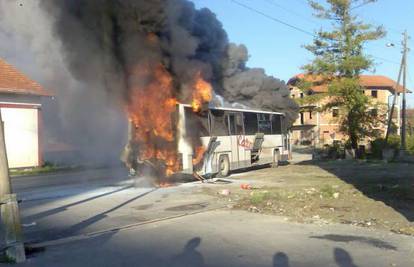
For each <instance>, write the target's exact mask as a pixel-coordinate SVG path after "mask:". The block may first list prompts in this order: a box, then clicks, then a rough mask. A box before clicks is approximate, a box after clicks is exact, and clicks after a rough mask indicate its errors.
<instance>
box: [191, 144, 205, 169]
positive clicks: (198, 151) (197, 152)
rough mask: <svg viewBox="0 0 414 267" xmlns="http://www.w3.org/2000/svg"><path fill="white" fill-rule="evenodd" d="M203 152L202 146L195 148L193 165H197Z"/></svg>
mask: <svg viewBox="0 0 414 267" xmlns="http://www.w3.org/2000/svg"><path fill="white" fill-rule="evenodd" d="M204 152H206V149H205V148H204V146H199V147H197V148H196V150H195V157H194V158H193V165H197V164H198V163H200V162H201V160H202V159H203V156H204Z"/></svg>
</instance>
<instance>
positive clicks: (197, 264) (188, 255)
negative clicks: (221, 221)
mask: <svg viewBox="0 0 414 267" xmlns="http://www.w3.org/2000/svg"><path fill="white" fill-rule="evenodd" d="M200 244H201V238H200V237H195V238H193V239H191V240H189V241H188V242H187V244H186V245H185V247H184V250H183V251H182V252H181V253H180V254H178V255H176V256H174V257H173V258H172V259H171V262H170V264H169V265H168V266H171V267H205V263H204V258H203V255H202V254H201V253H200V252H199V251H197V247H198V246H199V245H200Z"/></svg>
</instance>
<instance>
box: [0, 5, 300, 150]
mask: <svg viewBox="0 0 414 267" xmlns="http://www.w3.org/2000/svg"><path fill="white" fill-rule="evenodd" d="M20 3H23V4H24V5H23V6H19V4H20ZM12 5H15V6H16V7H18V8H21V10H25V9H27V11H26V12H25V14H26V15H22V16H19V13H18V11H19V10H18V9H17V8H15V7H13V8H14V9H16V13H15V15H11V16H6V17H7V18H6V20H7V21H5V23H2V25H8V24H10V25H21V27H19V28H18V29H16V30H14V31H10V32H14V34H20V33H22V35H25V36H26V37H25V39H26V40H29V41H30V43H37V46H36V47H38V49H37V50H35V51H34V57H35V58H41V59H42V60H39V61H41V62H42V61H43V63H44V64H43V66H42V67H47V70H48V77H50V79H47V80H48V82H46V83H47V84H48V85H50V86H49V87H51V88H53V89H56V90H57V91H58V95H57V100H58V101H60V103H59V108H60V114H61V115H60V116H61V117H60V119H61V121H64V122H63V123H64V124H66V127H64V129H65V130H62V131H61V132H62V134H63V135H65V134H66V135H67V136H69V139H71V141H72V142H73V143H76V145H78V146H81V147H83V148H85V149H84V150H85V151H89V152H93V153H95V154H100V155H102V154H104V153H105V152H104V151H107V153H112V154H113V155H117V154H118V155H119V151H116V148H113V147H111V146H108V145H109V144H113V143H114V140H115V139H116V138H118V137H117V135H118V136H119V135H120V134H121V135H122V134H123V135H125V136H126V134H125V130H123V131H121V130H118V129H120V128H126V127H125V123H124V122H120V120H122V112H123V110H122V107H123V106H124V105H125V103H128V101H129V96H130V93H131V92H130V91H131V88H133V87H134V84H136V83H145V82H146V81H145V79H143V80H140V81H137V80H136V79H134V77H133V75H131V69H133V68H134V66H136V65H143V64H149V65H156V64H159V63H161V64H162V65H163V66H164V67H165V68H166V69H167V70H168V72H170V73H171V75H172V77H173V78H174V87H175V94H176V97H177V98H178V99H179V100H180V101H182V102H188V101H189V99H190V98H191V95H190V92H191V90H190V89H191V88H190V87H191V86H192V84H193V79H194V76H195V75H196V73H201V74H202V76H203V77H204V79H206V80H207V81H209V82H211V83H212V85H213V87H214V90H215V93H216V94H217V95H221V96H222V98H224V100H223V99H221V100H223V101H213V104H215V105H218V104H224V105H234V104H235V103H236V104H237V105H238V106H246V107H250V108H257V109H265V110H273V111H281V112H285V113H286V115H287V117H288V118H289V120H290V121H293V120H294V119H295V118H296V116H297V112H298V107H297V105H296V104H295V103H294V102H293V101H292V100H290V99H289V97H288V89H287V87H286V85H285V84H284V82H282V81H280V80H278V79H276V78H274V77H271V76H267V75H266V74H265V72H264V70H262V69H249V68H247V67H246V62H247V60H248V51H247V49H246V48H245V47H244V46H242V45H241V46H237V45H234V44H231V43H229V40H228V36H227V34H226V32H225V30H224V29H223V26H222V24H221V22H220V21H219V20H218V19H217V17H216V15H215V14H214V13H212V12H211V11H210V10H209V9H205V8H204V9H200V10H197V9H196V8H195V6H194V4H193V3H192V2H190V1H187V0H146V1H136V0H59V1H56V0H39V1H36V4H35V3H34V2H33V3H32V2H30V3H28V2H25V1H10V2H7V3H5V4H4V10H3V12H6V10H8V9H9V8H10V7H11V6H12ZM0 13H2V12H0ZM22 14H23V13H22ZM34 14H38V16H39V18H40V17H41V19H42V21H43V20H45V19H47V20H48V23H43V24H47V25H46V26H47V27H40V26H39V27H38V28H36V30H33V29H34V27H36V26H37V25H36V18H35V17H33V18H32V22H31V24H32V25H26V26H24V25H25V23H28V22H26V21H30V20H27V16H28V15H32V16H34ZM0 21H1V19H0ZM43 24H42V25H43ZM1 28H2V26H0V32H1ZM49 31H50V32H49ZM39 33H42V34H39ZM38 36H41V38H42V39H43V41H42V42H36V41H37V40H38V39H39V37H38ZM45 36H48V37H50V38H45ZM39 44H42V45H39ZM44 44H47V45H46V46H45V45H44ZM52 45H53V47H54V50H53V51H54V53H53V55H52V53H50V47H51V46H52ZM42 49H43V50H42ZM52 56H53V57H52ZM50 58H58V59H56V60H53V61H52V60H50ZM57 65H58V66H57ZM40 74H41V75H43V76H44V73H40ZM68 76H70V79H69V78H68ZM59 99H60V100H59ZM216 100H220V97H217V99H216ZM70 137H72V138H70ZM123 137H124V136H123ZM118 139H122V138H118ZM98 140H99V141H98ZM88 144H89V146H88ZM96 152H97V153H96ZM88 156H89V155H88Z"/></svg>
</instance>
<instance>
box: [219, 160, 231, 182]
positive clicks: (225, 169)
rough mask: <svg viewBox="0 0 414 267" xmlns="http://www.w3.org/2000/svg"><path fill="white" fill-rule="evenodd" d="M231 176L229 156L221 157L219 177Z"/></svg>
mask: <svg viewBox="0 0 414 267" xmlns="http://www.w3.org/2000/svg"><path fill="white" fill-rule="evenodd" d="M229 174H230V160H229V156H228V155H220V157H219V162H218V173H217V177H220V178H224V177H227V176H229Z"/></svg>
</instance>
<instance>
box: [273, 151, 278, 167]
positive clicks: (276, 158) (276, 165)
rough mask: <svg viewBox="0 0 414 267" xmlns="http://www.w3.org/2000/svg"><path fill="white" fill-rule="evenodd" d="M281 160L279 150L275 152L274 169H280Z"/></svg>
mask: <svg viewBox="0 0 414 267" xmlns="http://www.w3.org/2000/svg"><path fill="white" fill-rule="evenodd" d="M279 160H280V151H279V150H278V149H276V150H275V151H274V152H273V161H272V168H277V167H279Z"/></svg>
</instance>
